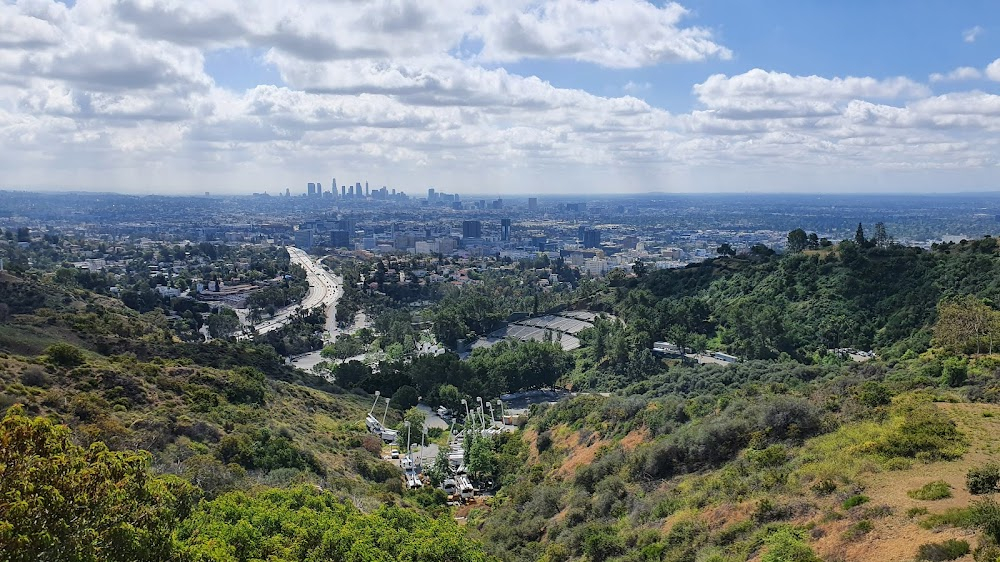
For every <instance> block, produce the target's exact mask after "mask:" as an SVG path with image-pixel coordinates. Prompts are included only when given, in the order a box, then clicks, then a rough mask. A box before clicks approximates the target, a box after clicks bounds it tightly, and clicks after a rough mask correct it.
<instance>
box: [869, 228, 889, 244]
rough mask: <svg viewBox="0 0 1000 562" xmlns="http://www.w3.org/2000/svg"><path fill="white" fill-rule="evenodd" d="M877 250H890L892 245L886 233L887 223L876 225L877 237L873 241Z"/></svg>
mask: <svg viewBox="0 0 1000 562" xmlns="http://www.w3.org/2000/svg"><path fill="white" fill-rule="evenodd" d="M872 242H873V243H874V244H875V247H876V248H888V247H889V244H890V243H891V239H890V238H889V234H888V233H886V231H885V223H884V222H877V223H875V237H874V238H873V239H872Z"/></svg>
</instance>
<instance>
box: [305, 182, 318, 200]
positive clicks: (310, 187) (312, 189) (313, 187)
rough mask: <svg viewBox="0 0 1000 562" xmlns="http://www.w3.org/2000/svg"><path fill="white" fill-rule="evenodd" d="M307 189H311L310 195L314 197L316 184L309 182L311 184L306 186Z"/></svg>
mask: <svg viewBox="0 0 1000 562" xmlns="http://www.w3.org/2000/svg"><path fill="white" fill-rule="evenodd" d="M306 189H308V190H309V193H308V195H309V197H312V196H313V194H314V193H316V184H314V183H313V182H309V185H308V186H307V187H306Z"/></svg>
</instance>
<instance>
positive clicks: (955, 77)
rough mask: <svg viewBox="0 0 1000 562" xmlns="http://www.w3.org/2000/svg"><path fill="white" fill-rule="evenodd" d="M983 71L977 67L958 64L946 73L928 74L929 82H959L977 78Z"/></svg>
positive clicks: (981, 75)
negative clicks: (958, 65)
mask: <svg viewBox="0 0 1000 562" xmlns="http://www.w3.org/2000/svg"><path fill="white" fill-rule="evenodd" d="M982 77H983V73H982V72H980V71H979V69H978V68H973V67H971V66H960V67H958V68H956V69H955V70H952V71H951V72H949V73H947V74H939V73H934V74H931V75H930V81H931V82H959V81H962V80H979V79H980V78H982Z"/></svg>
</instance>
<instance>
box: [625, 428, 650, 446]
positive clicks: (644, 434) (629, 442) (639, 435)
mask: <svg viewBox="0 0 1000 562" xmlns="http://www.w3.org/2000/svg"><path fill="white" fill-rule="evenodd" d="M648 440H649V432H648V431H646V429H645V428H643V429H639V430H636V431H633V432H630V433H629V434H628V435H626V436H625V437H623V438H622V440H621V441H620V443H621V446H622V448H623V449H625V450H626V451H631V450H632V449H635V448H636V447H638V446H639V445H640V444H642V443H645V442H646V441H648Z"/></svg>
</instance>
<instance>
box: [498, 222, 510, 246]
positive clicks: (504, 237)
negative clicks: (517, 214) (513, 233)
mask: <svg viewBox="0 0 1000 562" xmlns="http://www.w3.org/2000/svg"><path fill="white" fill-rule="evenodd" d="M500 241H501V242H509V241H510V219H500Z"/></svg>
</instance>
